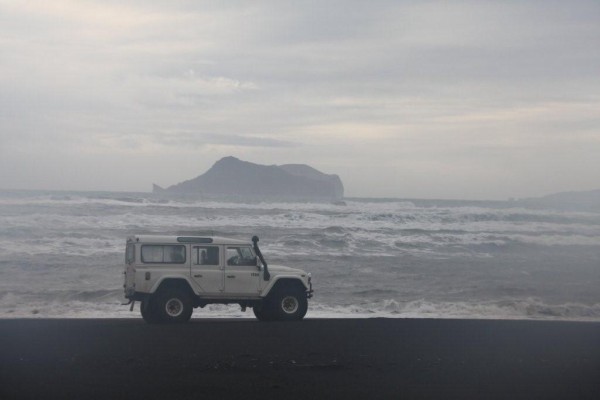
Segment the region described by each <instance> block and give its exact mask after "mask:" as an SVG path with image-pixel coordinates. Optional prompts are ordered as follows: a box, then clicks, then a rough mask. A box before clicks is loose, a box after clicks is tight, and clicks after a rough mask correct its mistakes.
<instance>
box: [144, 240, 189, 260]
mask: <svg viewBox="0 0 600 400" xmlns="http://www.w3.org/2000/svg"><path fill="white" fill-rule="evenodd" d="M142 262H143V263H146V264H183V263H185V246H182V245H144V246H142Z"/></svg>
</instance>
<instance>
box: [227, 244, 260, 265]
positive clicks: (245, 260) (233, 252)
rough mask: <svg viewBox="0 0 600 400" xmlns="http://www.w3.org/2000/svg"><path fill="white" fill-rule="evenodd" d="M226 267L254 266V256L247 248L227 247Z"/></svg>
mask: <svg viewBox="0 0 600 400" xmlns="http://www.w3.org/2000/svg"><path fill="white" fill-rule="evenodd" d="M226 257H227V265H254V266H256V256H255V255H254V252H253V251H252V249H251V248H250V247H249V246H240V247H227V255H226Z"/></svg>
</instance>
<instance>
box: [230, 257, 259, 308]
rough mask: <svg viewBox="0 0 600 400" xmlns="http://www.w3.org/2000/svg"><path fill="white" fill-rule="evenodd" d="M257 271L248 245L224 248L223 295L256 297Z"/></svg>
mask: <svg viewBox="0 0 600 400" xmlns="http://www.w3.org/2000/svg"><path fill="white" fill-rule="evenodd" d="M259 277H260V274H259V270H258V267H257V261H256V255H255V254H254V252H253V251H252V247H250V246H249V245H248V246H246V245H235V246H225V293H227V295H240V296H257V295H258V285H259Z"/></svg>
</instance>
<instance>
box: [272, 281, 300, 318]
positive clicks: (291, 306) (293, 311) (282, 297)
mask: <svg viewBox="0 0 600 400" xmlns="http://www.w3.org/2000/svg"><path fill="white" fill-rule="evenodd" d="M273 306H274V314H275V316H276V318H277V319H278V320H282V321H297V320H301V319H302V318H304V316H305V315H306V311H307V310H308V299H307V298H306V293H305V292H304V291H303V290H300V289H299V288H295V287H291V288H282V290H279V291H278V292H277V293H275V296H274V298H273Z"/></svg>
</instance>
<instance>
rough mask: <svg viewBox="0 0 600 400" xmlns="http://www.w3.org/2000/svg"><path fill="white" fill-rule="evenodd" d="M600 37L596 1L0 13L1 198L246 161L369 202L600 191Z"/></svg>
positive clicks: (142, 182)
mask: <svg viewBox="0 0 600 400" xmlns="http://www.w3.org/2000/svg"><path fill="white" fill-rule="evenodd" d="M598 22H600V5H599V4H598V3H597V2H595V1H574V2H569V3H568V4H566V3H564V2H558V1H508V2H506V1H489V2H475V1H452V2H442V1H425V2H423V1H400V2H398V1H376V2H369V3H365V2H358V1H356V2H354V1H350V2H349V1H326V2H302V3H301V4H297V3H287V2H279V1H262V2H261V1H259V2H251V3H248V2H233V3H229V2H228V3H227V4H220V3H213V2H202V1H201V2H188V3H184V4H179V3H177V4H175V3H171V2H162V1H153V2H148V1H135V2H128V3H127V4H123V3H122V2H116V1H114V2H111V1H109V2H99V1H89V2H79V1H69V0H62V1H56V2H8V1H2V0H0V46H1V49H2V62H0V169H2V170H3V171H7V170H8V171H11V172H10V173H7V172H4V173H2V174H0V188H2V187H4V188H11V187H16V188H25V187H28V188H58V189H61V188H65V189H77V188H86V189H94V188H96V187H94V186H93V182H90V180H89V179H87V178H86V177H85V175H84V174H82V173H81V171H89V172H90V174H92V175H94V176H95V180H94V181H95V182H96V183H97V185H99V186H98V187H97V188H98V189H106V190H111V189H115V190H148V188H149V187H150V184H151V183H152V182H154V181H156V182H157V183H161V182H160V180H161V179H162V180H163V181H164V182H165V183H172V182H176V181H178V180H181V179H187V178H189V176H181V175H180V173H181V170H182V168H177V165H178V164H183V165H184V166H185V167H186V170H187V171H189V170H190V169H193V170H197V171H198V173H201V172H203V171H204V170H205V169H206V168H208V167H210V165H211V164H212V163H213V162H214V161H216V159H218V158H219V157H222V156H226V155H235V156H237V157H239V158H242V159H248V160H250V161H256V162H263V163H266V164H274V163H283V162H298V163H309V164H311V165H313V166H315V167H317V168H321V169H323V170H324V171H325V172H330V173H339V174H340V175H342V178H343V179H344V181H345V184H346V187H347V193H348V194H349V195H356V196H404V197H412V196H414V197H478V198H482V197H484V198H485V197H492V198H505V197H523V196H531V195H538V194H544V193H546V192H551V191H558V190H585V189H593V188H596V187H597V186H598V185H599V182H598V179H597V173H596V172H595V171H597V170H600V161H598V158H597V157H595V156H594V154H599V153H600V139H599V137H600V114H599V111H598V110H600V95H599V93H600V74H598V71H600V24H599V23H598ZM31 160H35V163H36V166H35V168H34V167H33V166H32V165H31ZM157 160H160V163H157ZM165 165H169V167H165ZM171 165H173V167H170V166H171ZM161 166H162V167H161ZM140 167H143V170H144V176H142V177H140V176H139V174H137V173H136V174H135V176H133V175H130V174H129V173H127V172H125V173H124V172H123V171H132V170H136V171H138V170H139V169H140ZM161 168H162V169H161ZM57 170H59V171H61V173H60V174H59V175H60V176H54V175H53V176H51V177H50V176H48V174H49V173H50V172H49V171H57ZM94 171H96V172H94ZM102 174H105V175H102ZM115 177H116V178H115ZM499 181H501V182H503V184H502V185H499V184H497V182H499Z"/></svg>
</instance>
